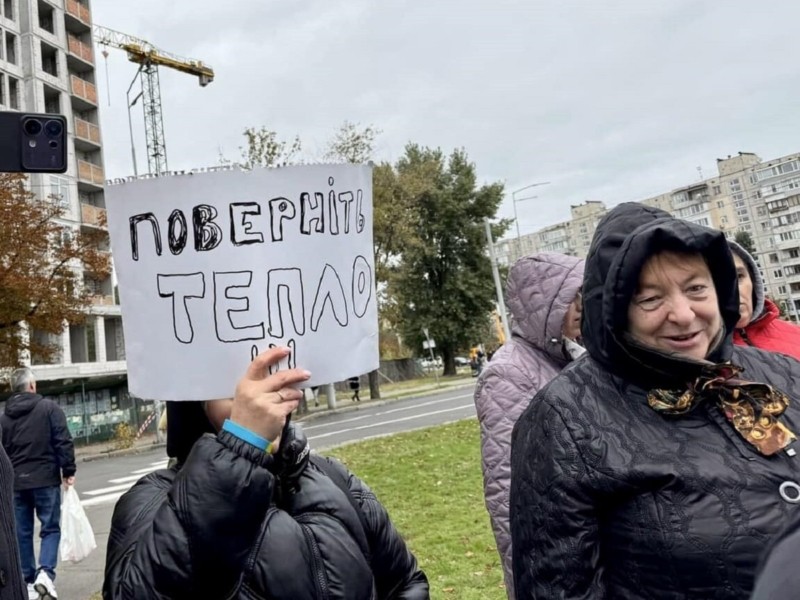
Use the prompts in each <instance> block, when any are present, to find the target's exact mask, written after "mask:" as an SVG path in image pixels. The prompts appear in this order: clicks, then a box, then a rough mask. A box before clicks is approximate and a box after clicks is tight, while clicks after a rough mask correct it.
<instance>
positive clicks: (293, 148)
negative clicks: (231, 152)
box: [221, 127, 303, 170]
mask: <svg viewBox="0 0 800 600" xmlns="http://www.w3.org/2000/svg"><path fill="white" fill-rule="evenodd" d="M243 135H244V137H245V140H246V145H245V146H244V147H240V148H239V150H241V152H242V160H243V161H244V162H243V163H242V165H241V166H242V167H243V168H245V169H248V170H249V169H255V168H256V167H281V166H284V165H289V164H292V163H293V162H295V159H296V157H297V155H298V154H300V151H301V150H302V147H303V146H302V144H301V143H300V138H299V137H298V136H295V138H294V140H292V142H291V143H289V142H286V141H283V140H279V139H278V134H277V133H276V132H274V131H272V130H271V129H267V128H266V127H261V128H260V129H256V128H255V127H248V128H247V129H245V130H244V133H243ZM222 161H224V159H221V162H222Z"/></svg>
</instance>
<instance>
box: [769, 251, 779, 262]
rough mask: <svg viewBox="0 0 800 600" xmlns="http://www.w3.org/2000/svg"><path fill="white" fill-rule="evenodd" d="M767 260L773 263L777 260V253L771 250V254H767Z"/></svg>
mask: <svg viewBox="0 0 800 600" xmlns="http://www.w3.org/2000/svg"><path fill="white" fill-rule="evenodd" d="M769 262H771V263H773V264H775V263H776V262H778V255H777V254H775V253H774V252H773V253H772V254H770V255H769Z"/></svg>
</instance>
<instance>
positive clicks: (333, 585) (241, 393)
mask: <svg viewBox="0 0 800 600" xmlns="http://www.w3.org/2000/svg"><path fill="white" fill-rule="evenodd" d="M289 353H290V350H289V349H288V348H273V349H271V350H268V351H266V352H264V353H262V354H260V355H258V356H257V357H256V358H255V359H254V360H253V362H252V363H250V365H249V366H248V368H247V371H246V373H245V375H244V376H243V377H242V378H241V379H240V380H239V382H238V385H237V386H236V391H235V394H234V398H233V400H216V401H212V402H168V403H167V410H169V411H170V412H169V419H168V423H167V425H168V427H169V433H168V435H167V443H168V453H169V454H170V455H172V456H174V457H175V458H176V459H177V461H178V464H177V465H176V466H175V467H174V468H172V469H162V470H159V471H156V472H154V473H151V474H148V475H145V476H144V477H143V478H142V479H141V480H139V481H138V482H137V483H136V484H135V485H134V486H133V487H132V488H131V489H130V490H129V491H128V492H126V493H125V495H123V496H122V498H121V499H120V500H119V502H118V503H117V506H116V507H115V509H114V515H113V517H112V520H111V531H110V533H109V538H108V552H107V555H106V567H105V580H104V582H103V598H104V599H105V600H133V599H141V600H152V599H153V598H203V599H205V598H208V599H209V600H216V599H223V598H230V599H233V598H242V599H245V598H270V599H272V600H283V599H285V600H306V599H307V600H312V599H313V600H316V599H318V598H327V599H329V600H337V599H342V600H345V599H346V600H383V599H386V600H390V599H391V600H395V599H396V600H427V598H429V592H428V581H427V578H426V577H425V574H424V573H423V572H422V570H421V569H420V568H419V567H418V565H417V561H416V559H415V558H414V555H413V554H412V553H411V552H410V551H409V550H408V548H407V547H406V544H405V542H404V541H403V538H402V536H401V535H400V533H399V532H398V531H397V529H395V527H394V525H393V524H392V522H391V520H390V518H389V515H388V514H387V512H386V509H385V508H384V507H383V506H382V505H381V503H380V502H379V501H378V499H377V498H376V497H375V494H374V493H373V492H372V491H371V490H370V489H369V487H368V486H367V485H366V484H365V483H364V482H363V481H361V480H360V479H358V478H357V477H356V476H355V475H353V474H352V473H350V472H349V471H347V469H346V468H345V467H344V466H343V465H342V464H341V463H339V462H337V461H335V460H333V459H328V458H324V457H321V456H319V455H317V454H315V453H313V452H311V451H310V449H309V446H308V442H307V440H306V438H305V436H304V435H303V433H302V431H301V430H300V428H298V427H295V426H294V425H292V424H289V423H288V415H290V414H291V412H292V411H293V410H295V409H296V408H297V406H298V404H299V401H300V398H301V396H302V390H299V389H296V386H297V385H298V384H301V383H302V382H305V381H307V380H308V379H309V378H310V376H311V374H310V373H308V372H307V371H303V370H301V369H290V370H280V371H278V372H276V373H274V374H272V375H270V374H269V371H268V369H269V367H270V366H272V365H275V364H277V363H278V362H279V361H282V360H284V359H286V357H287V356H288V355H289Z"/></svg>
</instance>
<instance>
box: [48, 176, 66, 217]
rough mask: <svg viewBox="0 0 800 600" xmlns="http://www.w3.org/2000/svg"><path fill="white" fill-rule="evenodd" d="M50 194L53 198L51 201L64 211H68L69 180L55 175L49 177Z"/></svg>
mask: <svg viewBox="0 0 800 600" xmlns="http://www.w3.org/2000/svg"><path fill="white" fill-rule="evenodd" d="M50 194H52V196H53V201H54V202H57V203H58V205H59V206H60V207H61V208H63V209H64V210H69V207H70V201H69V180H68V179H66V178H64V177H57V176H56V175H51V176H50Z"/></svg>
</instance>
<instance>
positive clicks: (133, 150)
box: [125, 67, 144, 177]
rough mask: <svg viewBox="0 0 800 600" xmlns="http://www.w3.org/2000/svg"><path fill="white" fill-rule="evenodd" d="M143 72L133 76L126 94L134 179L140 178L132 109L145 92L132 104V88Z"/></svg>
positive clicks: (140, 93)
mask: <svg viewBox="0 0 800 600" xmlns="http://www.w3.org/2000/svg"><path fill="white" fill-rule="evenodd" d="M141 72H142V68H141V67H139V70H138V71H136V75H134V76H133V80H132V81H131V84H130V85H129V86H128V91H127V92H125V98H126V100H127V102H128V129H129V130H130V134H131V158H133V175H134V177H139V169H137V168H136V147H135V146H134V145H133V121H132V120H131V108H132V107H133V106H135V105H136V103H137V102H138V101H139V98H141V97H142V94H144V92H139V94H138V95H137V96H136V97H135V98H134V99H133V102H131V88H133V84H134V83H136V79H137V78H138V77H139V75H140V74H141Z"/></svg>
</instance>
